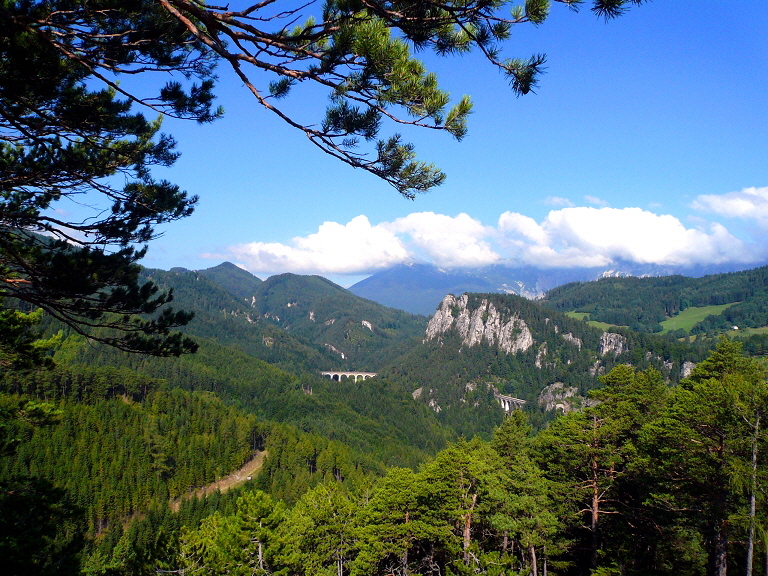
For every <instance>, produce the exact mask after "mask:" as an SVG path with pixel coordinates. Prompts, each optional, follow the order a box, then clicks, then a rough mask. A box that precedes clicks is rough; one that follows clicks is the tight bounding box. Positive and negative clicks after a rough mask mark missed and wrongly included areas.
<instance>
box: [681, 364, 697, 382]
mask: <svg viewBox="0 0 768 576" xmlns="http://www.w3.org/2000/svg"><path fill="white" fill-rule="evenodd" d="M694 368H696V364H694V363H693V362H687V361H686V362H683V367H682V368H681V370H680V376H681V377H683V378H688V376H690V375H691V372H693V369H694Z"/></svg>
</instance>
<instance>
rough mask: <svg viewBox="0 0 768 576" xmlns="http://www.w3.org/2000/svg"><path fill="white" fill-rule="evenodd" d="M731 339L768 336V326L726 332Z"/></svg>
mask: <svg viewBox="0 0 768 576" xmlns="http://www.w3.org/2000/svg"><path fill="white" fill-rule="evenodd" d="M726 334H728V337H729V338H733V337H734V336H751V335H752V334H768V326H761V327H760V328H742V329H739V330H728V332H726Z"/></svg>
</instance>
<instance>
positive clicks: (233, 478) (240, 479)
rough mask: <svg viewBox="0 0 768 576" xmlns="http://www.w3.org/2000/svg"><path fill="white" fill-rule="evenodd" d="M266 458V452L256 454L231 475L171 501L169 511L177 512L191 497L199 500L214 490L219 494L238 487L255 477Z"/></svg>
mask: <svg viewBox="0 0 768 576" xmlns="http://www.w3.org/2000/svg"><path fill="white" fill-rule="evenodd" d="M266 456H267V451H266V450H264V451H263V452H257V453H256V456H254V457H253V459H252V460H249V461H248V462H246V463H245V464H244V465H243V467H242V468H240V469H239V470H235V471H234V472H232V474H230V475H228V476H225V477H224V478H222V479H221V480H219V481H218V482H214V483H213V484H208V485H207V486H203V487H202V488H198V489H197V490H195V491H194V492H190V493H189V494H184V495H183V496H179V497H178V498H176V499H174V500H171V510H173V511H174V512H178V511H179V506H180V505H181V501H182V500H187V499H189V498H192V496H196V497H198V498H200V497H201V496H207V495H208V494H212V493H213V492H216V490H219V491H220V492H226V491H227V490H229V489H230V488H237V487H238V486H240V485H242V484H245V483H246V482H247V481H248V479H249V478H251V477H253V476H255V475H256V473H258V471H259V470H261V467H262V466H263V465H264V458H266Z"/></svg>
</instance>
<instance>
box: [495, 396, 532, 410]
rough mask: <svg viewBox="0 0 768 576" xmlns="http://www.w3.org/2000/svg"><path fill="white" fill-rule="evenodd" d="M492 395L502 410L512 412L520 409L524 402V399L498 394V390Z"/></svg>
mask: <svg viewBox="0 0 768 576" xmlns="http://www.w3.org/2000/svg"><path fill="white" fill-rule="evenodd" d="M493 397H494V398H496V400H498V401H499V404H501V407H502V408H503V409H504V412H512V411H513V410H517V409H522V407H523V405H524V404H525V400H521V399H520V398H514V397H513V396H506V395H504V394H499V393H498V392H494V393H493Z"/></svg>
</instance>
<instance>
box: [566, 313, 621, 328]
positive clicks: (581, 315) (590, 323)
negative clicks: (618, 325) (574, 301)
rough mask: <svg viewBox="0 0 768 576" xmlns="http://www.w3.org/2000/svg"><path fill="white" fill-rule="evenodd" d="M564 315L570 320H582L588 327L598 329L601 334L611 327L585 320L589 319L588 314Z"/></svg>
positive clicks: (605, 323) (603, 323)
mask: <svg viewBox="0 0 768 576" xmlns="http://www.w3.org/2000/svg"><path fill="white" fill-rule="evenodd" d="M565 315H566V316H569V317H570V318H576V320H584V321H585V322H586V323H587V324H589V325H590V326H594V327H595V328H600V330H602V331H603V332H607V331H608V328H610V327H611V326H612V324H608V323H607V322H598V321H596V320H587V318H588V317H589V313H588V312H566V313H565Z"/></svg>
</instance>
